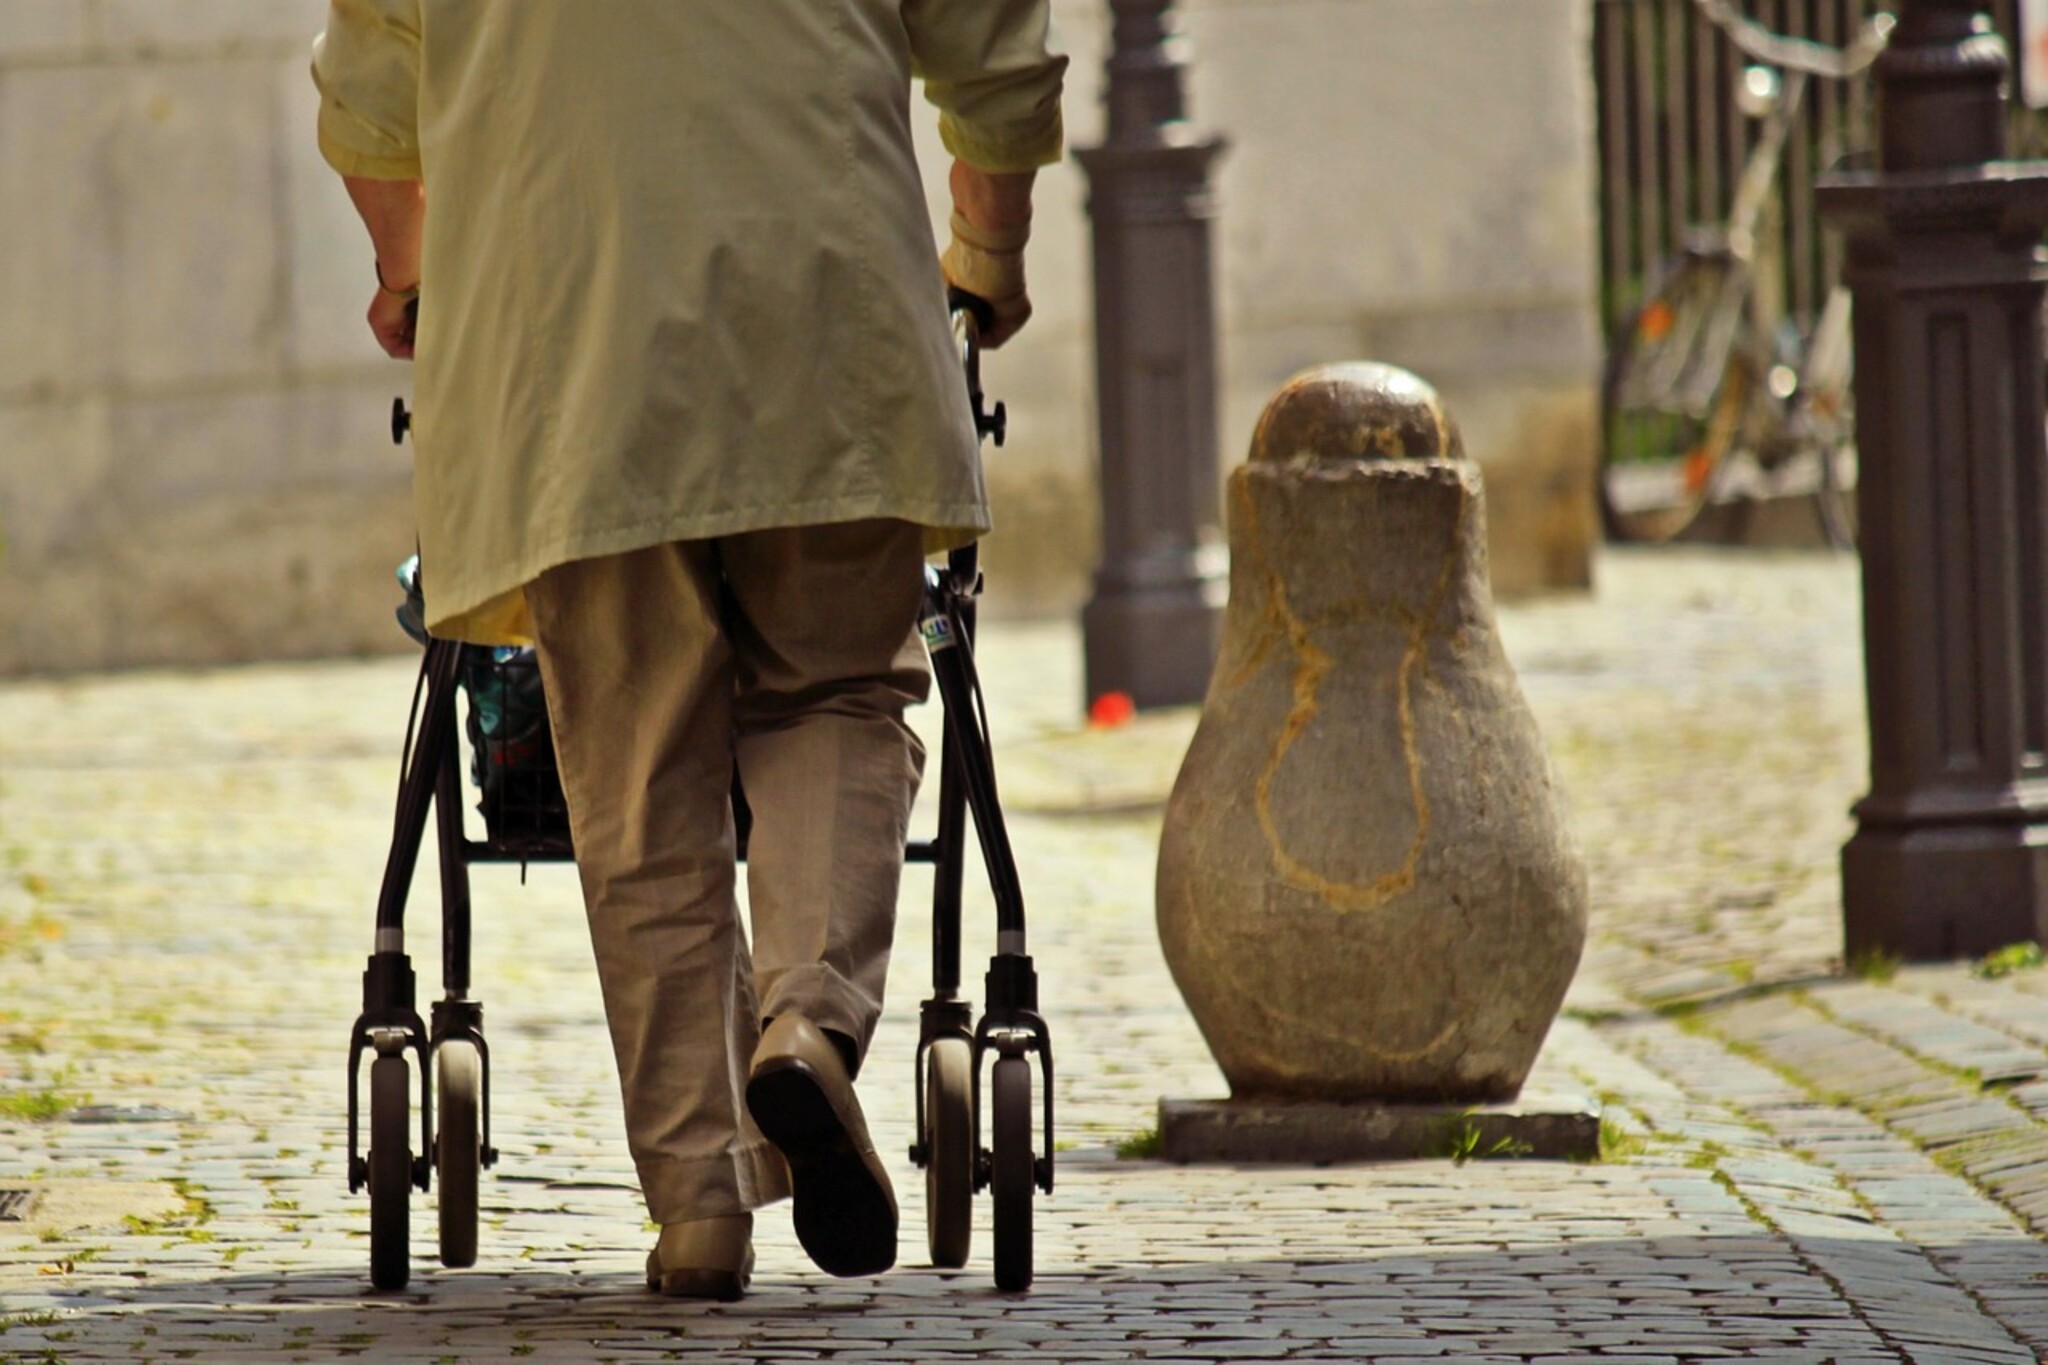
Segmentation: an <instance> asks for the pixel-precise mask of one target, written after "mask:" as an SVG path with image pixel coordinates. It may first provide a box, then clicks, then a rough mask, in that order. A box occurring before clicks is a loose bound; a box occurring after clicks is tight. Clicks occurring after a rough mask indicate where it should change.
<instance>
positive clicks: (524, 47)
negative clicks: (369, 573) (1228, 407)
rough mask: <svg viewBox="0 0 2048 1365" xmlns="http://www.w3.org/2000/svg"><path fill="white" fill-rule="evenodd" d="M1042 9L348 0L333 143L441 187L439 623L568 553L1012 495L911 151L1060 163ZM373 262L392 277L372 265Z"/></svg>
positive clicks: (327, 80)
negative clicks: (927, 143) (914, 107)
mask: <svg viewBox="0 0 2048 1365" xmlns="http://www.w3.org/2000/svg"><path fill="white" fill-rule="evenodd" d="M1047 7H1048V5H1047V0H517V3H511V0H333V4H332V6H331V10H330V17H329V20H328V27H327V31H326V33H325V34H324V35H322V37H321V39H320V41H319V42H318V43H317V44H316V45H315V48H314V57H313V73H314V79H315V81H316V83H317V84H318V85H319V88H320V91H321V108H320V124H319V127H320V146H321V150H322V152H323V153H324V155H325V156H326V158H327V160H328V161H329V162H330V164H332V165H333V166H334V168H335V169H336V170H338V171H340V172H342V173H343V174H345V175H354V176H363V177H369V178H374V179H393V180H405V179H414V178H419V179H423V180H424V181H425V183H426V187H427V188H426V194H427V205H428V208H427V227H426V238H425V243H424V256H423V263H422V280H423V293H422V297H421V309H420V324H419V335H418V349H417V367H418V368H417V374H416V382H415V398H416V406H417V409H418V414H417V420H416V425H415V430H414V441H415V445H416V456H415V459H416V466H415V478H414V483H415V489H416V495H417V502H418V517H419V534H420V544H421V551H422V563H423V564H424V566H425V572H424V574H423V577H424V579H425V584H426V590H427V615H428V619H429V623H430V625H431V626H432V628H433V629H434V630H435V631H436V632H437V633H439V634H443V635H447V636H452V637H455V638H462V639H469V640H476V641H480V642H518V641H523V640H524V639H526V638H527V636H528V634H529V627H528V623H527V621H526V618H525V604H524V597H523V592H522V589H523V588H524V585H525V584H527V583H529V582H531V581H532V580H533V579H534V578H536V577H538V576H539V575H540V574H541V573H542V572H543V571H544V570H546V569H549V568H551V567H553V566H554V565H557V564H561V563H565V562H568V561H570V560H575V559H583V558H589V557H592V556H597V555H605V554H615V553H620V552H624V551H628V550H634V549H640V548H644V547H646V546H649V545H654V544H660V543H664V542H667V541H673V540H689V539H698V538H703V537H710V536H719V535H726V534H731V533H734V532H739V531H747V530H758V529H763V528H767V527H775V526H791V525H802V524H813V523H825V522H837V521H848V520H854V519H858V518H864V517H894V518H900V519H902V520H906V521H911V522H915V523H918V524H920V525H923V526H925V527H927V528H929V534H928V536H927V541H928V544H930V545H931V546H932V547H933V548H938V547H941V546H944V545H948V544H957V543H959V542H961V541H963V540H965V539H968V538H971V537H972V536H974V535H975V534H977V533H978V532H980V531H982V530H985V529H987V526H988V510H987V501H986V496H985V492H984V489H983V485H982V480H981V472H980V467H979V462H978V458H977V452H976V445H975V441H974V438H973V434H972V430H971V425H970V422H969V419H968V416H967V412H966V404H965V400H964V397H963V394H962V386H961V383H960V375H959V367H958V362H957V359H956V357H955V355H954V354H953V351H952V347H951V342H950V333H949V329H948V327H947V324H946V320H945V310H944V299H943V286H942V283H941V280H940V277H939V272H938V266H937V256H936V248H935V245H934V243H933V241H932V236H931V230H930V226H929V219H928V217H927V209H926V205H925V201H924V196H923V191H922V188H921V185H920V181H919V178H918V172H917V166H916V163H915V158H914V155H913V153H912V150H911V125H910V117H911V113H910V99H909V87H910V81H911V78H912V76H913V74H914V73H915V74H921V75H922V76H923V77H924V79H925V93H926V95H927V97H928V98H929V99H930V100H931V101H932V102H933V103H934V104H936V105H937V106H938V107H939V109H940V130H941V133H942V136H943V137H944V139H945V141H946V144H947V146H948V147H949V149H951V150H952V151H953V152H954V154H955V155H957V156H960V157H961V158H962V159H964V160H967V161H969V162H971V163H973V164H976V165H979V166H981V167H983V168H984V169H988V170H999V171H1000V170H1022V169H1026V168H1029V167H1033V166H1038V165H1042V164H1045V163H1047V162H1050V161H1052V160H1054V159H1055V158H1057V157H1058V155H1059V152H1060V137H1061V132H1060V112H1059V91H1060V83H1061V77H1062V72H1063V70H1064V66H1065V59H1064V58H1063V57H1059V56H1056V55H1054V54H1052V53H1051V52H1050V51H1049V49H1048V35H1047V22H1048V21H1047ZM364 273H365V277H366V278H367V276H368V267H367V264H366V265H365V272H364Z"/></svg>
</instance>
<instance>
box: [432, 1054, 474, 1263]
mask: <svg viewBox="0 0 2048 1365" xmlns="http://www.w3.org/2000/svg"><path fill="white" fill-rule="evenodd" d="M434 1057H435V1060H436V1063H437V1064H438V1066H439V1068H440V1084H439V1086H438V1087H437V1088H436V1089H435V1092H434V1094H435V1098H436V1105H435V1107H436V1109H437V1110H438V1113H439V1117H438V1119H437V1120H436V1122H435V1125H434V1172H435V1175H436V1177H437V1181H436V1183H437V1184H438V1185H439V1187H440V1196H439V1209H440V1216H441V1264H442V1265H445V1266H449V1267H452V1268H456V1269H460V1268H461V1267H463V1266H472V1265H475V1264H476V1207H477V1179H478V1175H479V1173H480V1172H481V1171H482V1169H483V1140H482V1136H481V1133H480V1128H479V1122H478V1114H479V1113H480V1112H481V1110H482V1095H483V1061H482V1058H481V1057H480V1056H479V1055H478V1053H477V1049H476V1044H475V1043H472V1042H468V1041H466V1040H453V1041H450V1042H446V1043H443V1044H441V1046H440V1047H439V1049H437V1050H436V1051H435V1053H434Z"/></svg>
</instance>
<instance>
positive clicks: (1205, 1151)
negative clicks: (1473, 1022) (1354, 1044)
mask: <svg viewBox="0 0 2048 1365" xmlns="http://www.w3.org/2000/svg"><path fill="white" fill-rule="evenodd" d="M1159 1139H1160V1154H1161V1155H1162V1156H1164V1157H1165V1158H1166V1160H1168V1161H1174V1162H1181V1163H1187V1162H1198V1161H1236V1162H1254V1161H1256V1162H1277V1163H1286V1164H1290V1165H1309V1166H1327V1165H1331V1164H1333V1163H1335V1162H1340V1161H1409V1160H1416V1159H1427V1158H1438V1159H1441V1158H1450V1159H1452V1160H1459V1161H1462V1160H1468V1159H1469V1160H1479V1159H1484V1158H1490V1157H1542V1158H1546V1159H1549V1160H1565V1161H1588V1160H1591V1159H1593V1158H1595V1157H1597V1156H1599V1155H1600V1104H1599V1102H1598V1101H1597V1100H1594V1099H1592V1098H1591V1097H1589V1096H1585V1095H1557V1094H1551V1095H1546V1094H1539V1093H1531V1092H1528V1091H1524V1092H1523V1094H1522V1096H1521V1097H1520V1098H1519V1099H1517V1100H1515V1101H1513V1102H1512V1103H1509V1104H1488V1105H1478V1106H1468V1105H1450V1104H1376V1103H1371V1102H1359V1103H1350V1104H1338V1103H1328V1102H1323V1101H1309V1100H1171V1099H1163V1100H1161V1101H1160V1102H1159Z"/></svg>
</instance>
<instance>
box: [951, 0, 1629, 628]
mask: <svg viewBox="0 0 2048 1365" xmlns="http://www.w3.org/2000/svg"><path fill="white" fill-rule="evenodd" d="M1178 10H1179V12H1180V15H1181V19H1182V23H1181V27H1182V31H1183V34H1184V36H1185V39H1186V47H1187V52H1188V55H1189V57H1190V60H1191V62H1192V77H1191V81H1190V114H1191V119H1192V122H1193V123H1194V124H1195V125H1196V126H1197V127H1198V128H1199V129H1201V130H1202V131H1204V132H1214V133H1221V134H1222V135H1224V136H1225V137H1227V138H1228V139H1229V142H1230V148H1229V150H1228V151H1227V152H1226V153H1225V155H1224V158H1223V160H1222V161H1221V163H1220V164H1219V168H1218V174H1217V180H1216V187H1217V193H1218V199H1219V202H1220V210H1219V217H1218V219H1217V224H1216V232H1217V238H1216V242H1217V253H1216V254H1217V262H1218V266H1217V273H1218V279H1217V290H1218V294H1217V299H1218V307H1219V319H1220V329H1221V337H1220V346H1219V372H1220V375H1221V382H1222V387H1223V393H1222V395H1221V398H1222V415H1221V427H1220V430H1221V440H1222V442H1223V447H1224V448H1223V452H1222V454H1223V463H1224V466H1225V468H1226V470H1227V469H1228V468H1230V467H1231V466H1234V465H1235V464H1236V463H1237V462H1239V461H1240V460H1242V459H1243V458H1244V454H1245V449H1246V447H1247V445H1248V443H1249V442H1250V439H1251V432H1252V427H1253V425H1254V423H1255V422H1256V420H1257V416H1258V413H1259V411H1260V409H1261V408H1262V407H1263V406H1264V405H1265V402H1266V400H1267V399H1268V398H1269V397H1271V396H1272V394H1273V392H1274V390H1275V389H1277V388H1278V387H1279V386H1280V384H1281V383H1283V382H1284V381H1285V380H1286V379H1287V378H1288V377H1289V376H1290V375H1292V374H1295V373H1296V372H1298V371H1300V370H1302V369H1305V368H1307V367H1309V366H1310V365H1314V364H1320V363H1323V362H1326V361H1335V360H1349V359H1371V360H1381V361H1386V362H1389V363H1392V364H1396V365H1402V366H1405V367H1407V368H1409V369H1413V370H1415V371H1417V372H1418V373H1420V374H1421V375H1423V376H1424V377H1425V378H1427V379H1428V380H1429V381H1430V382H1431V383H1433V384H1434V385H1435V386H1436V387H1437V389H1438V390H1439V391H1440V392H1441V393H1442V394H1443V396H1444V398H1445V400H1446V402H1447V403H1448V404H1449V405H1450V407H1451V408H1452V410H1453V411H1454V412H1455V413H1456V414H1457V416H1458V418H1459V420H1460V422H1461V424H1462V426H1463V428H1464V433H1465V437H1466V445H1467V447H1468V449H1469V450H1470V452H1471V454H1472V455H1473V456H1474V458H1476V459H1477V460H1478V461H1479V462H1480V464H1481V466H1482V467H1483V469H1484V471H1485V475H1486V481H1487V490H1488V505H1489V516H1490V521H1491V526H1492V536H1491V557H1492V567H1493V578H1494V584H1495V587H1496V590H1497V591H1499V592H1501V593H1504V594H1517V593H1529V592H1535V591H1543V590H1554V589H1571V588H1583V587H1586V586H1588V585H1589V584H1590V581H1591V556H1592V547H1593V544H1594V542H1595V539H1596V537H1597V535H1598V525H1597V516H1596V512H1595V502H1594V495H1593V477H1594V459H1595V453H1596V448H1597V440H1598V431H1597V421H1598V418H1597V394H1598V376H1599V368H1600V364H1601V354H1602V350H1601V339H1600V336H1599V322H1598V317H1597V313H1596V307H1595V302H1596V298H1597V293H1598V260H1597V244H1598V235H1599V223H1598V219H1597V217H1596V176H1597V160H1596V152H1595V129H1594V122H1593V107H1594V106H1593V85H1592V68H1591V50H1592V5H1591V0H1180V3H1179V5H1178ZM1054 12H1055V15H1056V18H1057V20H1058V22H1059V23H1060V25H1061V31H1062V35H1063V37H1064V39H1065V40H1066V44H1067V47H1068V50H1069V51H1070V52H1071V53H1072V55H1073V67H1072V71H1071V74H1070V78H1069V82H1068V99H1067V105H1066V113H1067V121H1068V130H1069V135H1070V139H1069V140H1070V141H1071V142H1072V143H1073V144H1074V145H1076V146H1090V145H1093V144H1095V143H1096V142H1099V141H1100V140H1101V137H1102V123H1103V115H1102V108H1101V72H1102V62H1103V58H1104V56H1105V55H1106V53H1107V50H1108V45H1109V31H1108V7H1107V5H1106V4H1105V3H1103V0H1055V3H1054ZM926 164H927V166H928V167H933V168H936V166H937V165H938V158H937V157H936V155H933V156H928V157H927V158H926ZM930 183H931V185H932V187H933V192H934V193H936V192H937V191H938V189H939V187H940V183H941V182H940V181H939V179H938V178H937V175H936V173H934V174H933V176H932V178H931V181H930ZM1040 188H1041V193H1040V204H1039V210H1038V215H1037V231H1036V234H1035V238H1034V241H1033V244H1032V248H1031V253H1030V258H1029V259H1030V268H1031V271H1032V276H1033V280H1034V284H1033V289H1032V294H1033V299H1034V301H1035V303H1036V305H1037V313H1036V315H1035V316H1034V318H1033V321H1032V325H1031V331H1029V332H1027V333H1026V334H1025V335H1024V337H1023V338H1021V339H1020V340H1019V341H1018V342H1017V343H1016V344H1015V349H1014V351H1005V352H1004V353H1003V354H1001V355H1000V356H996V357H992V358H991V359H990V361H989V364H988V370H987V380H988V384H989V387H990V390H991V392H1001V393H1002V394H1004V395H1005V396H1006V397H1008V398H1009V399H1010V406H1011V411H1012V414H1013V419H1012V423H1011V428H1012V432H1013V435H1012V438H1011V449H1010V450H1008V451H1005V452H999V453H997V454H994V455H992V456H991V464H990V471H991V478H992V481H993V482H994V486H995V488H996V491H997V495H998V497H999V498H1001V499H1002V501H1000V502H999V503H998V506H997V515H998V533H997V535H995V536H994V537H992V538H991V540H990V542H989V559H990V562H991V568H990V577H991V582H992V584H993V587H992V589H991V595H992V598H993V599H995V600H996V601H997V602H998V603H1000V601H1001V599H1002V597H1003V596H1004V594H1006V593H1009V592H1012V591H1013V590H1017V591H1021V592H1022V593H1023V594H1024V596H1025V598H1026V600H1027V601H1028V602H1029V603H1030V604H1031V605H1033V606H1035V607H1037V608H1039V609H1043V610H1052V611H1065V610H1068V609H1070V608H1072V607H1073V606H1074V605H1075V604H1077V603H1079V602H1080V601H1082V600H1085V597H1086V595H1087V591H1088V589H1087V574H1088V572H1089V571H1090V569H1091V568H1092V565H1093V557H1092V551H1090V552H1089V553H1088V554H1086V555H1076V554H1074V553H1073V552H1072V550H1071V549H1065V550H1063V547H1065V546H1069V545H1071V543H1072V542H1073V540H1074V539H1075V531H1076V527H1077V526H1086V527H1091V528H1092V526H1093V519H1094V516H1095V505H1094V499H1095V493H1094V478H1095V475H1094V460H1095V450H1094V442H1095V429H1094V410H1093V407H1092V405H1091V403H1092V395H1093V389H1094V371H1093V364H1094V359H1093V331H1092V329H1093V320H1092V316H1091V314H1090V290H1091V281H1090V273H1089V272H1090V263H1089V257H1088V250H1087V220H1086V217H1085V198H1086V184H1085V180H1084V178H1083V177H1082V176H1081V175H1080V173H1079V170H1078V168H1077V167H1074V166H1072V165H1071V164H1070V165H1068V166H1064V167H1061V168H1059V169H1058V170H1057V171H1055V172H1049V173H1047V174H1046V175H1045V176H1043V177H1042V178H1041V182H1040ZM1013 585H1016V587H1015V588H1014V589H1013Z"/></svg>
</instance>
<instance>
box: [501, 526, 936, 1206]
mask: <svg viewBox="0 0 2048 1365" xmlns="http://www.w3.org/2000/svg"><path fill="white" fill-rule="evenodd" d="M922 585H923V553H922V532H921V531H920V530H919V528H917V527H915V526H912V525H909V524H907V523H902V522H894V521H865V522H853V523H846V524H839V525H831V526H818V527H802V528H791V529H787V530H774V531H761V532H752V533H748V534H744V535H737V536H731V537H726V538H722V539H718V540H708V541H686V542H680V543H675V544H669V545H661V546H656V547H653V548H651V549H645V550H637V551H634V552H632V553H629V554H622V555H613V556H607V557H603V558H598V559H591V560H583V561H579V562H575V563H570V564H565V565H562V566H561V567H559V568H555V569H551V570H549V571H548V572H547V573H545V574H543V575H542V576H541V577H540V578H539V579H538V580H537V581H536V582H534V583H532V584H530V585H529V586H528V588H527V599H528V603H529V605H530V606H531V608H532V614H533V620H534V630H535V636H536V641H537V647H538V653H539V656H540V665H541V675H542V680H543V682H544V683H545V685H546V689H547V699H548V712H549V718H550V720H551V721H552V723H553V726H554V734H555V752H556V757H557V761H558V762H559V764H560V767H561V773H562V787H563V790H564V792H565V794H566V795H567V797H568V800H569V821H570V828H571V831H572V832H573V834H574V836H575V840H576V863H577V868H578V871H579V873H580V875H581V877H582V882H583V897H584V903H585V906H586V908H587V910H588V912H589V917H590V936H591V943H592V946H593V948H594V950H595V954H596V958H597V969H598V977H599V981H600V983H601V985H602V987H603V991H604V1002H605V1014H606V1017H607V1020H608V1022H609V1024H610V1029H611V1035H612V1047H613V1051H614V1053H615V1054H616V1056H617V1059H618V1066H619V1083H620V1088H621V1090H622V1092H623V1094H624V1098H625V1112H626V1133H627V1139H628V1142H629V1144H630V1146H631V1149H632V1154H633V1160H634V1163H635V1165H636V1166H637V1167H638V1169H639V1173H640V1185H641V1189H642V1190H643V1191H644V1192H645V1194H646V1196H647V1204H648V1209H649V1211H650V1213H651V1214H652V1215H653V1217H654V1219H655V1220H656V1221H657V1222H662V1223H673V1222H681V1221H685V1220H688V1219H692V1218H706V1217H713V1216H719V1215H725V1214H733V1213H739V1212H743V1211H745V1210H748V1209H752V1208H756V1207H759V1206H760V1205H762V1204H765V1203H769V1202H771V1201H773V1200H776V1199H779V1198H782V1197H783V1196H784V1195H785V1194H787V1193H788V1173H787V1171H786V1169H785V1168H784V1165H783V1162H782V1159H781V1156H780V1154H779V1153H777V1152H776V1151H775V1149H774V1148H773V1147H771V1146H769V1145H768V1144H767V1143H766V1142H764V1141H763V1140H762V1138H761V1136H760V1134H759V1133H758V1132H756V1131H755V1129H754V1127H753V1124H752V1122H751V1121H750V1120H749V1119H748V1117H747V1112H746V1102H745V1089H746V1083H747V1073H748V1068H749V1065H750V1062H751V1059H752V1056H753V1052H754V1048H755V1046H756V1044H757V1042H758V1040H759V1037H760V1028H761V1021H762V1020H763V1019H764V1018H773V1017H775V1016H776V1015H778V1014H781V1013H783V1012H785V1011H791V1010H793V1011H795V1012H796V1013H798V1014H801V1015H803V1016H804V1017H805V1018H807V1019H809V1020H810V1021H811V1022H813V1023H814V1024H817V1025H818V1026H819V1027H821V1028H826V1029H831V1030H835V1031H837V1032H839V1033H843V1034H845V1035H846V1036H848V1037H849V1038H852V1039H854V1040H855V1042H856V1044H857V1045H858V1047H859V1048H860V1050H861V1051H862V1052H863V1053H864V1052H865V1051H866V1048H867V1044H868V1041H869V1039H870V1038H871V1037H872V1036H873V1034H874V1028H875V1021H876V1019H877V1018H878V1017H879V1015H880V1013H881V1006H882V987H883V982H884V979H885V977H886V976H887V974H888V967H889V947H890V940H891V938H892V936H893V934H894V931H895V919H896V893H897V887H898V883H899V881H900V879H901V874H902V867H903V844H904V838H905V835H906V832H907V829H908V826H909V819H910V804H911V800H912V798H913V797H914V796H915V795H916V791H917V784H918V780H919V778H920V776H921V774H922V772H923V766H924V750H923V747H922V746H921V745H920V744H919V742H918V740H917V738H916V736H915V735H913V734H912V733H911V732H910V729H909V728H908V726H906V725H905V724H904V719H903V713H904V708H905V707H906V706H908V705H910V704H912V703H915V702H919V701H922V700H923V699H924V698H925V696H926V695H927V693H928V691H929V689H930V675H929V673H928V671H927V668H926V664H925V659H924V652H923V648H922V646H921V644H920V643H919V641H918V638H917V634H916V624H917V616H918V610H919V604H920V602H921V600H922ZM722 593H723V595H724V596H723V600H722ZM735 761H737V763H738V765H739V771H740V775H741V780H742V782H743V783H744V785H745V787H746V791H747V796H748V801H749V804H750V805H751V807H752V809H753V811H754V828H753V833H752V836H751V841H750V848H749V852H748V862H747V891H748V900H749V904H750V908H751V911H752V920H753V946H752V951H751V954H750V953H749V949H748V941H747V936H746V934H745V933H744V932H742V929H741V926H740V919H739V911H738V905H737V901H736V897H735V880H736V877H735V868H734V832H733V820H732V805H731V800H730V793H731V785H732V774H733V765H734V762H735Z"/></svg>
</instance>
